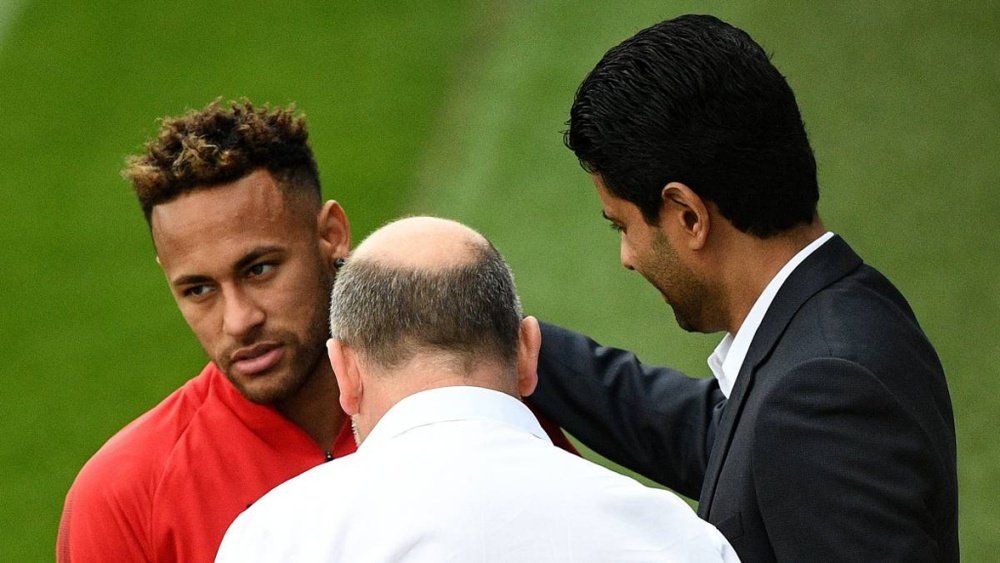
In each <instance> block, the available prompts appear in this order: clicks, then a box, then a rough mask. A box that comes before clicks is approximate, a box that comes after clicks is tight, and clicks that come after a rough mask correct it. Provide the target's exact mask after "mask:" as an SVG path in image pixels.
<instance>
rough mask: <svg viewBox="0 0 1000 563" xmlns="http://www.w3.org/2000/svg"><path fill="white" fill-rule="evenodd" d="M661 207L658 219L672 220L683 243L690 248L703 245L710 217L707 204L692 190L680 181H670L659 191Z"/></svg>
mask: <svg viewBox="0 0 1000 563" xmlns="http://www.w3.org/2000/svg"><path fill="white" fill-rule="evenodd" d="M660 197H661V198H662V201H663V208H662V209H661V211H660V221H661V224H662V223H663V221H672V222H673V223H672V227H675V228H677V230H679V232H680V233H681V234H682V235H683V239H682V240H683V241H684V242H683V244H685V245H686V246H687V247H688V248H690V249H691V250H698V249H700V248H702V247H703V246H705V243H706V242H707V240H708V234H709V232H710V230H711V224H712V218H711V215H709V212H708V205H707V204H706V202H705V200H704V199H702V198H701V196H699V195H698V194H697V193H695V191H694V190H692V189H691V188H690V187H688V186H687V185H686V184H682V183H680V182H670V183H669V184H667V185H666V186H664V187H663V190H661V192H660Z"/></svg>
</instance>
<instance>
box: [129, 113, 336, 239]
mask: <svg viewBox="0 0 1000 563" xmlns="http://www.w3.org/2000/svg"><path fill="white" fill-rule="evenodd" d="M258 169H266V170H267V171H268V172H270V173H271V175H272V176H273V177H274V179H275V181H276V182H277V183H278V185H279V187H280V188H281V189H282V190H284V191H285V193H302V194H306V195H309V196H310V197H312V198H314V199H315V200H316V201H317V202H319V201H320V185H319V172H318V170H317V167H316V160H315V158H314V157H313V153H312V148H311V147H310V146H309V133H308V131H307V130H306V122H305V118H304V117H303V116H302V115H301V114H296V109H295V106H294V105H292V106H289V107H287V108H271V107H270V106H269V105H266V104H265V105H264V106H261V107H259V108H255V107H254V106H253V104H252V103H251V102H250V101H249V100H246V99H242V100H239V101H234V102H230V103H229V104H228V105H226V106H223V105H221V104H220V103H219V100H215V101H213V102H212V103H210V104H208V105H207V106H206V107H205V108H204V109H201V110H192V111H189V112H188V113H186V114H184V115H182V116H180V117H165V118H163V119H162V120H161V124H160V131H159V133H158V134H157V136H156V137H155V138H153V139H151V140H149V141H148V142H147V143H146V144H145V146H144V150H143V152H142V154H138V155H134V156H131V157H129V158H128V159H127V161H126V166H125V168H124V169H123V170H122V176H123V177H124V178H125V179H127V180H128V181H129V182H131V183H132V187H133V188H134V189H135V193H136V196H137V197H138V198H139V204H140V206H142V212H143V214H144V215H145V216H146V221H147V222H149V221H150V217H151V215H152V212H153V207H155V206H156V205H159V204H161V203H166V202H168V201H171V200H173V199H175V198H176V197H178V196H180V195H181V194H184V193H187V192H190V191H193V190H198V189H203V188H208V187H212V186H216V185H219V184H225V183H229V182H233V181H235V180H238V179H240V178H242V177H244V176H246V175H248V174H250V173H251V172H254V171H255V170H258Z"/></svg>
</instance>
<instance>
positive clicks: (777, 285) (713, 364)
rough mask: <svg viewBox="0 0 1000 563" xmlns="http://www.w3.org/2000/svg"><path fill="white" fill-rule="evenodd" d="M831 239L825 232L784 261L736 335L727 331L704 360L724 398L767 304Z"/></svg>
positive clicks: (745, 355) (741, 363) (768, 306)
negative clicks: (706, 360) (796, 271)
mask: <svg viewBox="0 0 1000 563" xmlns="http://www.w3.org/2000/svg"><path fill="white" fill-rule="evenodd" d="M831 238H833V233H831V232H827V233H825V234H823V236H821V237H819V238H817V239H816V240H814V241H812V242H811V243H809V244H808V245H807V246H806V247H805V248H803V249H802V250H800V251H799V252H798V253H797V254H796V255H795V256H792V259H791V260H789V261H788V262H786V263H785V265H784V266H782V268H781V269H780V270H778V273H777V274H775V276H774V277H773V278H771V281H770V282H768V284H767V287H765V288H764V291H763V292H762V293H761V294H760V297H758V298H757V301H755V302H754V304H753V307H751V308H750V312H749V313H747V318H746V319H744V320H743V324H741V325H740V329H739V330H738V331H736V336H735V337H734V336H733V335H732V334H730V333H728V332H727V333H726V336H725V337H723V339H722V342H719V345H718V346H716V347H715V350H714V351H713V352H712V355H711V356H709V357H708V367H709V368H710V369H711V370H712V374H713V375H715V378H716V379H718V380H719V389H721V390H722V393H723V394H724V395H725V396H726V398H727V399H728V398H729V394H730V393H732V392H733V386H734V385H736V376H738V375H739V373H740V368H741V367H743V360H745V359H746V357H747V351H749V350H750V343H751V342H753V337H754V336H755V335H756V334H757V329H758V328H760V323H761V321H763V320H764V314H765V313H767V310H768V308H770V307H771V302H772V301H774V297H775V296H776V295H777V294H778V290H779V289H781V286H782V285H784V283H785V280H787V279H788V276H790V275H792V272H794V271H795V268H797V267H798V266H799V264H801V263H802V261H803V260H805V259H806V258H808V257H809V255H810V254H812V253H813V252H815V251H816V249H817V248H819V247H821V246H823V243H825V242H826V241H828V240H830V239H831Z"/></svg>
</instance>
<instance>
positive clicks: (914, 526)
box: [532, 16, 959, 561]
mask: <svg viewBox="0 0 1000 563" xmlns="http://www.w3.org/2000/svg"><path fill="white" fill-rule="evenodd" d="M566 142H567V145H568V146H569V147H570V148H571V149H572V150H573V151H574V152H575V153H576V155H577V157H578V158H579V159H580V162H581V164H582V165H583V167H584V168H585V169H586V170H587V171H588V172H590V173H591V174H592V176H593V179H594V183H595V185H596V187H597V191H598V195H599V197H600V199H601V203H602V207H603V210H604V215H605V217H606V218H607V219H608V220H609V221H610V222H611V224H612V226H613V227H614V228H615V229H616V230H618V231H620V233H621V260H622V264H623V265H624V266H625V267H626V268H628V269H630V270H635V271H637V272H639V273H640V274H642V275H643V277H645V278H646V279H647V281H649V282H650V283H651V284H652V285H653V286H654V287H656V289H657V290H659V292H660V293H661V294H662V296H663V298H664V300H665V301H666V303H667V304H668V305H669V306H670V307H671V308H672V309H673V311H674V315H675V317H676V318H677V321H678V323H679V324H680V325H681V327H683V328H685V329H686V330H691V331H699V332H720V331H725V332H726V336H725V337H724V338H723V340H722V342H721V343H720V344H719V346H718V348H716V350H715V352H714V353H713V354H712V357H711V358H709V365H710V367H711V368H712V371H713V373H714V374H715V377H714V378H711V379H693V378H689V377H687V376H685V375H683V374H681V373H679V372H677V371H674V370H671V369H667V368H652V367H648V366H644V365H642V364H640V363H639V361H638V360H637V359H636V358H635V356H633V355H632V354H630V353H628V352H625V351H622V350H615V349H610V348H605V347H602V346H600V345H598V344H596V343H594V342H593V341H590V340H589V339H587V338H586V337H584V336H581V335H578V334H575V333H572V332H570V331H567V330H564V329H561V328H558V327H554V326H550V325H545V326H543V339H542V357H541V362H540V366H539V370H540V381H539V386H538V389H537V391H536V392H535V395H534V396H533V397H532V400H533V402H534V403H535V405H536V406H538V407H540V409H541V411H542V412H544V413H545V414H547V415H548V416H550V417H552V418H554V419H555V420H556V421H558V422H560V423H562V424H563V425H564V426H565V427H566V428H567V429H568V430H569V431H570V432H571V433H572V434H574V435H576V436H577V437H579V438H580V439H581V440H582V441H583V442H584V443H586V444H588V445H589V446H591V447H592V448H594V449H595V450H596V451H597V452H599V453H601V454H603V455H605V456H607V457H609V458H611V459H612V460H614V461H617V462H619V463H621V464H622V465H624V466H626V467H629V468H631V469H633V470H636V471H638V472H639V473H642V474H644V475H646V476H648V477H650V478H652V479H655V480H657V481H659V482H661V483H663V484H665V485H668V486H670V487H672V488H674V489H675V490H677V491H679V492H681V493H683V494H686V495H688V496H691V497H693V498H698V499H699V514H700V515H701V516H702V517H703V518H705V519H707V520H708V521H709V522H711V523H713V524H715V525H716V526H717V527H718V528H719V530H721V531H722V533H723V534H724V535H725V536H726V537H727V538H728V539H729V540H730V542H731V543H732V545H733V547H734V548H735V549H736V551H737V553H738V554H739V555H740V557H741V558H742V559H743V560H745V561H958V552H959V550H958V514H957V510H958V506H957V504H958V501H957V478H956V467H955V465H956V460H955V430H954V421H953V415H952V409H951V401H950V398H949V395H948V389H947V385H946V382H945V377H944V373H943V370H942V368H941V365H940V362H939V361H938V358H937V355H936V353H935V352H934V349H933V347H932V346H931V344H930V343H929V342H928V341H927V338H926V337H925V336H924V334H923V332H922V331H921V329H920V327H919V325H918V324H917V321H916V319H915V317H914V315H913V312H912V310H911V309H910V307H909V305H908V304H907V302H906V300H905V299H904V298H903V296H902V295H900V293H899V292H898V291H897V290H896V288H895V287H893V286H892V284H891V283H890V282H889V281H888V280H887V279H886V278H885V277H883V276H882V275H881V274H880V273H879V272H877V271H876V270H874V269H873V268H871V267H870V266H867V265H865V264H864V263H863V262H862V260H861V258H859V257H858V256H857V255H856V254H855V253H854V252H853V251H852V250H851V249H850V247H849V246H848V245H847V243H846V242H844V241H843V240H842V239H841V238H840V237H838V236H836V235H834V234H833V233H830V232H828V231H827V230H826V228H825V227H824V226H823V224H822V222H821V220H820V218H819V216H818V214H817V212H816V204H817V201H818V199H819V190H818V187H817V180H816V164H815V160H814V158H813V153H812V149H811V148H810V146H809V142H808V140H807V138H806V133H805V128H804V126H803V124H802V119H801V116H800V114H799V110H798V106H797V104H796V102H795V97H794V95H793V93H792V91H791V88H789V86H788V84H787V82H786V81H785V79H784V77H782V75H781V74H780V73H779V72H778V70H777V69H776V68H775V67H774V66H773V65H772V64H771V62H770V60H769V59H768V56H767V54H766V53H765V52H764V51H763V49H762V48H761V47H760V46H759V45H757V44H756V43H755V42H754V41H753V40H752V39H751V38H750V37H749V36H748V35H747V34H746V33H744V32H743V31H741V30H739V29H736V28H734V27H732V26H730V25H728V24H726V23H724V22H722V21H719V20H718V19H715V18H712V17H708V16H683V17H679V18H676V19H674V20H669V21H666V22H663V23H660V24H658V25H655V26H653V27H651V28H649V29H646V30H644V31H641V32H640V33H638V34H637V35H635V36H634V37H632V38H630V39H628V40H627V41H625V42H624V43H622V44H621V45H619V46H617V47H615V48H614V49H612V50H610V51H609V52H608V53H607V54H606V55H605V56H604V58H603V59H602V60H601V61H600V63H598V65H597V67H596V68H594V70H593V71H591V73H590V74H589V75H588V76H587V78H586V79H585V80H584V81H583V83H582V84H581V86H580V88H579V90H578V91H577V95H576V99H575V101H574V104H573V107H572V110H571V119H570V127H569V130H568V131H567V133H566Z"/></svg>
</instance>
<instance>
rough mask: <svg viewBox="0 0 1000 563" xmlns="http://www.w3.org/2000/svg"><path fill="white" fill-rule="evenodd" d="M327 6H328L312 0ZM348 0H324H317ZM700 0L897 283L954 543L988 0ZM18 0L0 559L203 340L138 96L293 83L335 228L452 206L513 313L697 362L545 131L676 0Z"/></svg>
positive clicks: (974, 481)
mask: <svg viewBox="0 0 1000 563" xmlns="http://www.w3.org/2000/svg"><path fill="white" fill-rule="evenodd" d="M332 4H337V5H332ZM341 4H348V5H346V6H345V5H341ZM816 4H817V3H810V4H809V5H806V4H804V3H803V4H801V5H799V4H790V3H784V2H766V3H765V2H755V3H741V4H740V5H735V3H726V4H724V5H722V6H721V7H720V11H718V12H716V13H717V14H718V15H720V16H721V17H723V18H726V19H728V20H730V21H732V22H733V23H735V24H737V25H739V26H741V27H744V28H745V29H747V30H748V31H749V32H751V33H752V34H753V35H754V36H755V37H756V38H757V39H758V40H759V41H760V42H761V43H762V44H763V45H764V46H765V48H767V49H768V50H769V51H770V52H772V53H773V54H774V60H775V62H776V64H777V65H778V67H779V68H780V69H782V71H783V72H784V73H785V74H786V76H788V78H789V81H790V82H791V84H792V87H793V88H794V89H795V91H796V93H797V96H798V99H799V101H800V104H801V106H802V109H803V115H804V118H805V120H806V125H807V128H808V130H809V132H810V135H811V138H812V140H813V144H814V148H815V150H816V152H817V158H818V162H819V166H820V180H821V189H822V199H821V213H822V214H823V216H824V219H825V221H826V224H827V226H828V227H829V228H831V229H832V230H834V231H836V232H838V233H840V234H842V235H843V236H844V237H845V238H846V239H847V240H848V241H849V242H850V243H851V244H852V245H853V246H854V247H855V248H856V249H857V250H858V251H859V252H860V253H861V254H862V255H863V256H864V257H866V259H867V260H868V261H869V262H871V263H872V264H874V265H875V266H876V267H878V268H879V269H881V270H882V271H884V272H885V273H886V274H887V275H888V276H889V277H890V278H891V279H893V281H895V282H896V283H897V285H898V286H899V287H900V288H901V289H902V291H903V292H904V293H905V294H906V295H907V296H908V297H909V298H910V301H911V303H912V305H913V307H914V309H915V311H916V313H917V315H918V317H919V318H920V320H921V323H922V325H923V327H924V329H925V330H926V332H927V333H928V334H929V336H930V337H931V339H932V340H933V341H934V343H935V344H936V345H937V348H938V351H939V353H940V355H941V357H942V361H943V363H944V365H945V369H946V371H947V373H948V376H949V384H950V388H951V391H952V396H953V400H954V405H955V416H956V423H957V427H958V440H959V471H960V479H961V482H960V486H961V491H960V493H961V527H962V550H963V554H964V555H965V559H967V560H969V561H983V560H989V559H991V558H993V557H994V556H995V553H996V552H997V551H998V550H1000V537H998V536H997V534H996V530H997V529H1000V510H998V509H997V508H996V506H995V505H996V503H995V501H993V500H992V499H994V498H995V497H996V495H997V489H998V485H997V484H998V483H1000V444H998V441H997V439H996V428H997V427H998V426H1000V415H998V413H997V410H998V409H997V407H998V401H997V399H996V397H997V396H998V392H1000V378H998V377H997V369H996V365H997V362H998V359H1000V355H998V354H997V352H998V348H1000V347H998V345H997V344H996V340H995V334H996V332H997V329H998V327H1000V283H998V282H997V279H998V278H1000V266H998V264H1000V248H998V247H1000V244H998V243H1000V240H998V235H997V233H996V229H995V227H994V223H995V220H996V217H998V216H1000V203H998V200H997V198H996V197H995V195H994V191H995V189H996V182H997V180H998V178H1000V165H998V164H997V162H998V159H997V154H998V152H1000V151H998V149H1000V134H998V133H997V131H998V130H1000V123H998V121H1000V120H998V102H997V100H1000V59H998V58H997V57H996V53H997V52H1000V34H997V33H996V30H997V28H998V23H1000V13H998V12H1000V10H998V8H997V7H996V6H995V5H994V3H992V2H989V1H982V0H981V1H976V2H972V1H970V2H964V3H962V4H961V6H956V7H950V8H945V7H942V6H940V5H936V4H930V3H910V2H903V1H893V2H882V3H878V4H871V3H867V2H841V3H824V6H823V7H817V6H816ZM361 6H362V4H360V3H354V4H353V5H352V4H351V3H328V2H320V1H315V2H302V3H296V4H295V7H294V8H291V7H286V8H282V9H280V10H278V9H276V8H265V7H263V6H258V5H257V4H253V3H246V2H235V1H229V2H213V3H196V2H185V3H181V4H170V6H169V7H167V6H166V5H164V6H160V5H157V4H144V3H132V2H124V1H116V2H112V1H109V2H102V3H89V4H88V3H74V2H68V1H64V0H60V1H51V2H48V1H47V2H39V1H28V0H23V1H21V2H19V3H18V4H17V8H18V9H16V10H15V11H13V12H12V13H13V17H10V18H8V19H7V20H6V21H5V20H4V19H3V18H2V17H0V30H2V34H0V117H2V119H0V194H2V196H0V197H2V200H0V248H2V249H3V267H0V292H2V293H0V295H2V296H3V305H2V307H0V315H2V317H0V342H2V343H3V346H4V353H3V356H2V357H3V366H4V368H3V369H4V371H3V379H2V389H3V393H2V395H0V420H2V422H3V436H4V440H3V446H4V447H3V448H2V449H0V483H2V489H0V490H2V493H3V496H2V504H0V560H3V561H44V560H49V559H51V557H52V551H53V550H52V544H53V541H54V538H55V530H56V525H57V522H58V517H59V509H60V507H61V504H62V499H63V495H64V494H65V491H66V489H67V488H68V486H69V484H70V482H71V481H72V478H73V476H74V475H75V473H76V471H77V470H78V469H79V467H80V465H82V463H83V462H84V461H85V460H86V459H87V457H88V456H89V455H90V454H92V453H93V452H94V451H95V450H96V449H97V448H98V447H99V446H100V445H101V444H102V443H103V442H104V440H105V439H106V438H107V437H108V436H110V435H111V434H112V433H114V431H115V430H117V429H118V428H120V427H121V426H122V425H123V424H125V423H126V422H128V421H129V420H131V419H132V418H134V417H135V416H137V415H138V414H139V413H141V412H143V411H144V410H146V409H147V408H149V407H150V406H152V405H153V404H155V403H156V402H157V401H158V400H159V399H160V398H162V397H163V396H165V395H166V394H167V393H169V392H170V390H172V389H173V388H175V387H177V386H178V385H179V384H180V383H181V382H183V381H184V380H186V379H187V378H188V377H190V376H193V375H194V374H195V373H196V372H197V371H198V369H199V368H200V367H201V365H202V364H203V362H204V355H203V353H202V352H201V351H200V349H199V347H198V345H197V342H196V341H195V340H194V338H193V336H191V334H190V332H189V331H188V329H187V328H186V326H185V325H184V322H183V320H182V319H181V317H180V315H179V313H178V312H177V311H176V308H175V306H174V303H173V300H172V298H171V297H170V295H169V293H168V291H167V289H166V287H165V284H164V282H163V279H162V274H161V273H160V271H159V269H158V268H157V266H156V264H155V262H154V261H153V252H152V247H151V244H150V242H149V238H148V236H147V235H146V234H145V233H144V231H145V229H146V227H145V224H144V222H143V220H142V217H141V214H140V213H139V210H138V207H137V205H136V204H135V203H134V201H133V198H132V196H131V194H130V193H129V190H128V187H127V186H126V184H125V183H124V182H123V181H122V180H120V179H119V178H118V176H117V171H118V169H119V168H120V165H121V163H122V159H123V157H124V156H125V155H126V154H128V153H129V152H131V151H134V150H136V149H137V148H138V147H139V145H140V143H141V142H142V141H143V140H144V139H145V138H146V137H147V136H148V135H150V134H151V133H152V132H153V131H154V130H155V127H156V124H155V122H154V119H155V118H156V117H158V116H161V115H165V114H174V113H178V112H181V111H183V110H185V109H186V108H190V107H200V106H202V105H203V104H205V103H206V102H208V101H210V100H212V99H214V98H216V97H218V96H221V97H223V98H233V97H238V96H248V97H250V98H251V99H253V100H255V101H270V102H273V103H279V104H284V103H287V102H290V101H295V102H297V103H298V105H299V107H300V108H301V109H302V110H303V111H304V112H305V113H306V114H307V116H308V118H309V121H310V126H311V130H312V137H313V145H314V148H315V150H316V153H317V157H318V160H319V164H320V169H321V174H322V179H323V183H324V188H325V191H326V194H327V195H328V196H329V197H333V198H336V199H338V200H340V201H341V203H342V204H343V205H344V207H345V208H346V210H347V211H348V213H349V215H350V218H351V221H352V226H353V230H354V234H355V238H356V240H357V239H360V238H362V237H363V236H364V235H365V234H366V233H368V232H369V231H371V230H372V229H373V228H374V227H376V226H377V225H379V224H381V223H383V222H384V221H386V220H388V219H390V218H393V217H395V216H397V215H399V214H401V213H434V214H441V215H446V216H449V217H453V218H456V219H459V220H462V221H465V222H468V223H469V224H471V225H473V226H474V227H476V228H478V229H480V230H482V231H483V232H484V233H486V234H487V235H488V236H490V237H491V238H492V239H493V240H494V242H495V243H496V244H497V246H498V247H499V248H500V249H501V251H503V252H504V253H505V254H506V255H507V257H508V258H509V260H510V262H511V263H512V265H513V267H514V270H515V273H516V275H517V278H518V283H519V288H520V290H521V293H522V297H523V299H524V302H525V306H526V308H527V309H528V311H529V312H531V313H533V314H536V315H538V316H541V317H543V318H546V319H548V320H552V321H556V322H560V323H563V324H566V325H568V326H571V327H574V328H577V329H580V330H583V331H585V332H588V333H589V334H591V335H592V336H594V337H596V338H598V339H599V340H602V341H604V342H607V343H610V344H617V345H621V346H627V347H630V348H633V349H635V350H636V351H637V352H638V353H639V354H640V356H641V357H642V358H643V359H645V360H647V361H655V362H669V363H671V364H672V365H675V366H677V367H680V368H682V369H684V370H686V371H688V372H690V373H693V374H696V375H707V374H708V369H707V367H706V366H705V364H704V357H705V356H707V354H708V353H709V352H710V351H711V349H712V347H713V346H714V345H715V342H716V340H717V338H718V337H717V336H695V335H688V334H685V333H683V332H682V331H680V330H679V329H678V328H676V327H675V326H674V322H673V319H672V317H671V315H670V313H669V311H668V310H667V309H666V308H665V307H664V306H663V304H662V303H661V302H660V300H659V299H658V298H657V296H656V295H655V293H654V292H653V291H652V290H651V289H649V288H648V287H647V286H646V285H645V284H644V283H643V282H642V280H641V279H639V277H638V276H637V275H635V274H630V273H628V272H625V271H624V270H622V269H621V267H620V266H619V265H618V262H617V252H618V247H617V239H616V235H615V234H614V233H613V232H611V231H610V230H608V229H607V228H606V227H605V226H604V224H603V222H602V220H601V219H600V208H599V206H598V203H597V199H596V196H595V194H594V193H593V188H592V187H591V185H590V184H589V181H588V179H587V177H586V175H585V174H584V173H583V172H582V171H581V170H580V169H579V168H578V167H577V165H576V163H575V161H574V159H573V157H572V155H571V154H570V153H569V151H567V150H566V149H565V148H563V147H562V145H561V135H560V132H561V130H562V129H563V128H564V126H565V125H564V124H565V120H566V115H567V109H568V107H569V104H570V101H571V99H572V95H573V92H574V90H575V88H576V85H577V84H578V83H579V81H580V80H581V79H582V78H583V76H584V75H585V74H586V72H587V71H588V70H589V69H590V68H591V67H592V66H593V64H594V63H595V62H596V61H597V59H598V58H599V57H600V55H601V54H602V53H603V52H604V51H605V50H606V49H607V48H608V47H610V46H612V45H613V44H615V43H616V42H617V41H620V40H621V39H624V38H625V37H627V36H629V35H631V34H632V33H634V32H635V31H637V30H638V29H640V28H641V27H644V26H645V25H648V24H651V23H653V22H655V21H657V20H659V19H662V18H664V17H670V16H673V15H677V14H681V13H685V12H691V11H703V10H704V9H705V7H704V5H701V4H699V3H693V2H652V1H642V2H631V3H629V4H628V6H629V7H628V8H627V9H623V8H621V7H620V6H618V5H614V3H605V2H579V1H576V2H570V1H547V2H528V1H515V0H509V1H505V2H498V3H490V4H488V5H486V4H485V3H478V2H467V3H466V2H442V1H435V2H420V3H418V2H401V3H394V6H393V8H392V9H391V10H389V9H382V10H373V9H370V8H364V7H361Z"/></svg>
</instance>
